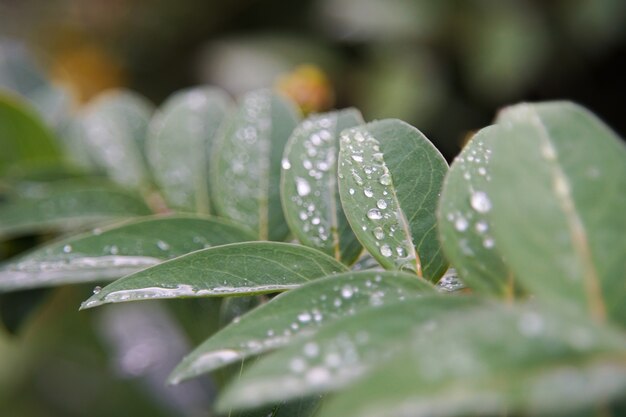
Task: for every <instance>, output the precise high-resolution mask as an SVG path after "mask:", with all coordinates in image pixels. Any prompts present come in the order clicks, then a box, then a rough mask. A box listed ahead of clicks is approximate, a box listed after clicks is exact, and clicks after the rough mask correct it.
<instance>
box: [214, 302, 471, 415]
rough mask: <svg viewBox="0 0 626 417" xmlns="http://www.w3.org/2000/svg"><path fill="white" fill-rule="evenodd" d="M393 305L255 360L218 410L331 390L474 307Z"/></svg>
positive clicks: (356, 316) (363, 312)
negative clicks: (441, 320)
mask: <svg viewBox="0 0 626 417" xmlns="http://www.w3.org/2000/svg"><path fill="white" fill-rule="evenodd" d="M418 294H419V293H418ZM415 295H416V294H414V295H413V298H414V297H415ZM394 301H395V302H393V301H392V302H391V303H389V304H386V305H382V306H380V307H378V308H376V307H375V306H374V307H372V306H370V308H365V309H361V311H357V312H355V313H353V315H351V314H347V317H343V318H341V319H339V320H336V321H335V322H333V323H330V324H328V325H327V326H324V327H322V328H321V329H320V330H319V331H318V332H317V333H316V334H315V335H313V336H311V337H307V338H301V339H298V340H297V341H295V340H294V342H293V343H291V344H290V346H288V347H287V348H285V349H282V350H279V351H277V352H275V353H273V354H271V355H268V356H266V357H264V358H261V359H260V360H259V361H258V362H257V363H255V364H254V365H252V366H250V368H249V369H248V370H246V372H244V373H243V375H242V376H241V377H240V378H238V379H237V380H235V381H234V382H233V383H232V384H231V385H230V386H228V387H227V388H226V390H225V391H224V392H223V394H222V396H221V397H220V401H219V403H218V407H219V408H225V407H235V408H240V407H241V408H249V407H256V406H259V405H262V404H267V403H272V402H276V401H282V400H288V399H291V398H299V397H301V396H307V395H312V394H319V393H324V392H329V391H334V390H337V389H339V388H342V387H344V386H346V385H348V384H350V383H351V382H353V381H355V380H356V379H358V378H360V377H362V376H363V375H364V374H366V373H367V372H368V371H369V370H370V369H372V368H374V367H376V366H377V365H378V364H379V363H381V362H382V361H384V360H388V359H390V358H392V357H393V356H394V355H395V354H396V353H397V352H398V351H399V350H400V349H401V348H402V346H403V345H404V344H405V343H406V342H407V341H409V340H411V339H412V338H413V337H415V333H416V332H418V331H419V332H421V334H422V335H424V337H429V336H428V331H429V330H430V327H431V326H432V324H431V323H432V320H433V319H434V318H435V317H437V316H441V315H445V314H446V313H448V312H449V311H451V310H458V309H463V310H468V309H470V308H475V307H476V306H477V305H478V304H479V300H477V299H475V298H470V297H444V296H442V295H431V296H423V297H421V298H419V299H414V300H411V299H410V300H408V301H398V300H397V299H396V300H394Z"/></svg>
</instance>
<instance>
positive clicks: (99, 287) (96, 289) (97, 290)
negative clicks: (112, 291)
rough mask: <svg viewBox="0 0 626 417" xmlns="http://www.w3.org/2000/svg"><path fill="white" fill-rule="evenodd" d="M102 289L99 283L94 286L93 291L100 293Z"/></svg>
mask: <svg viewBox="0 0 626 417" xmlns="http://www.w3.org/2000/svg"><path fill="white" fill-rule="evenodd" d="M100 291H102V287H101V286H99V285H96V286H95V287H93V293H94V294H99V293H100Z"/></svg>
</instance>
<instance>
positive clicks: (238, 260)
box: [82, 242, 347, 308]
mask: <svg viewBox="0 0 626 417" xmlns="http://www.w3.org/2000/svg"><path fill="white" fill-rule="evenodd" d="M346 269H347V268H346V267H345V266H344V265H342V264H340V263H339V262H337V261H336V260H334V259H333V258H331V257H330V256H328V255H326V254H324V253H322V252H320V251H318V250H315V249H311V248H307V247H305V246H301V245H294V244H289V243H276V242H248V243H234V244H230V245H224V246H217V247H214V248H209V249H204V250H199V251H196V252H192V253H189V254H187V255H183V256H180V257H178V258H174V259H172V260H170V261H166V262H163V263H161V264H159V265H156V266H153V267H150V268H147V269H144V270H143V271H139V272H137V273H135V274H132V275H128V276H126V277H123V278H120V279H118V280H117V281H115V282H113V283H112V284H109V285H107V286H106V287H104V288H103V289H102V291H100V292H99V293H98V294H94V295H93V297H91V298H90V299H89V300H87V301H86V302H85V303H83V306H82V308H90V307H95V306H99V305H101V304H107V303H118V302H124V301H135V300H146V299H157V298H184V297H223V296H229V295H254V294H264V293H271V292H281V291H286V290H289V289H292V288H295V287H298V286H300V285H302V284H304V283H306V282H308V281H311V280H314V279H317V278H321V277H324V276H327V275H331V274H335V273H338V272H344V271H346Z"/></svg>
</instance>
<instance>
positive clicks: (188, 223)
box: [0, 216, 252, 292]
mask: <svg viewBox="0 0 626 417" xmlns="http://www.w3.org/2000/svg"><path fill="white" fill-rule="evenodd" d="M251 239H252V237H251V236H250V235H249V234H248V233H247V232H244V231H242V230H240V229H239V228H238V227H236V226H233V225H231V224H229V223H225V222H223V221H220V220H215V219H205V218H196V217H189V216H172V217H156V218H155V217H151V218H143V219H140V220H133V221H129V222H126V223H123V224H121V225H115V226H112V227H108V228H102V229H95V230H93V231H92V232H89V233H85V234H82V235H79V236H73V237H70V238H67V239H63V240H60V241H58V242H54V243H51V244H49V245H46V246H44V247H42V248H39V249H35V250H34V251H32V252H30V253H28V254H26V255H23V256H20V257H19V258H18V259H16V260H14V261H12V262H9V263H8V264H5V265H3V267H2V268H1V269H0V292H6V291H15V290H21V289H25V288H34V287H45V286H52V285H60V284H68V283H78V282H93V281H102V280H113V279H117V278H120V277H122V276H124V275H127V274H131V273H133V272H137V271H139V270H141V269H144V268H146V267H148V266H152V265H156V264H158V263H160V262H162V261H164V260H166V259H170V258H174V257H177V256H180V255H183V254H185V253H189V252H192V251H196V250H199V249H205V248H207V247H210V246H216V245H224V244H227V243H235V242H242V241H246V240H251Z"/></svg>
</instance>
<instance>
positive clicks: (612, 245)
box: [473, 102, 626, 325]
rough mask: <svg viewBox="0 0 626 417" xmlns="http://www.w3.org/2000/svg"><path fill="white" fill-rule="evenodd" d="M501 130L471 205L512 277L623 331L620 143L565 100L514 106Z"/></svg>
mask: <svg viewBox="0 0 626 417" xmlns="http://www.w3.org/2000/svg"><path fill="white" fill-rule="evenodd" d="M498 126H499V129H498V130H496V131H494V134H497V139H496V140H494V141H493V154H492V158H491V163H490V164H491V169H492V174H493V175H492V180H491V181H489V182H487V183H486V184H485V188H484V189H482V190H478V189H477V190H475V195H474V197H473V198H476V199H477V201H475V203H476V205H475V207H474V208H475V209H477V211H488V212H490V215H491V216H492V218H493V229H494V230H493V236H494V239H495V242H496V244H497V246H498V248H499V249H500V251H501V253H502V255H503V256H504V258H505V259H506V260H507V263H508V264H509V266H510V268H511V269H512V270H513V271H514V273H515V276H516V277H517V278H518V279H519V281H520V282H521V283H522V284H523V285H524V286H525V287H527V288H528V289H529V290H530V291H531V292H533V293H535V294H536V295H537V296H538V297H541V298H544V299H546V300H549V301H550V302H552V303H559V304H562V305H564V306H574V307H577V308H580V309H583V310H586V311H587V312H588V313H589V314H590V315H591V316H593V317H595V318H596V319H598V320H602V319H604V318H605V317H606V316H609V317H611V318H612V319H614V320H616V321H617V322H619V323H621V324H622V325H626V286H624V272H625V271H626V262H625V260H624V259H625V258H624V231H625V230H626V216H624V213H626V193H624V190H626V147H625V146H624V144H623V142H622V141H621V140H620V138H619V137H618V136H617V135H616V134H615V133H613V132H612V131H611V130H610V129H609V128H608V127H607V126H606V125H605V124H604V123H602V122H601V121H600V120H598V119H597V118H596V117H595V116H593V115H592V114H591V113H589V112H588V111H587V110H585V109H584V108H581V107H579V106H576V105H574V104H572V103H567V102H551V103H543V104H521V105H518V106H513V107H510V108H508V109H506V110H504V111H503V112H502V113H501V115H500V117H499V118H498ZM512 190H514V192H512ZM479 197H480V198H479ZM478 200H479V201H478ZM538 255H540V258H539V259H538Z"/></svg>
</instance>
